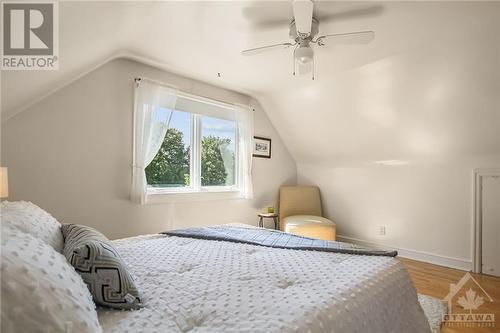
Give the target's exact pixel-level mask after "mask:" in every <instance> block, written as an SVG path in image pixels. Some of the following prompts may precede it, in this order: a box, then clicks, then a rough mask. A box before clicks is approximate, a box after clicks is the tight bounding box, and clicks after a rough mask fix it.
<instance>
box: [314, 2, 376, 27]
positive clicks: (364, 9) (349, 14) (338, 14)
mask: <svg viewBox="0 0 500 333" xmlns="http://www.w3.org/2000/svg"><path fill="white" fill-rule="evenodd" d="M337 7H338V3H336V2H329V1H320V2H319V3H317V4H316V5H315V6H314V18H316V19H317V20H318V21H320V22H321V23H327V22H329V21H340V20H348V19H353V18H362V17H370V16H379V15H380V14H381V13H383V12H384V7H383V6H382V5H380V4H375V5H370V6H361V7H359V6H358V7H351V8H348V9H344V10H340V11H339V10H338V9H337Z"/></svg>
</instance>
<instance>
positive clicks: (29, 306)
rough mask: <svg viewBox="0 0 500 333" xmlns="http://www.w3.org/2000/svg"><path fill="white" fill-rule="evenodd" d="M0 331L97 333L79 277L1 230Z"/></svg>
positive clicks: (30, 242)
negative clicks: (0, 296) (0, 286)
mask: <svg viewBox="0 0 500 333" xmlns="http://www.w3.org/2000/svg"><path fill="white" fill-rule="evenodd" d="M1 232H2V261H1V278H2V282H1V284H2V289H1V291H2V303H1V306H2V308H1V312H2V317H1V331H2V333H10V332H12V333H14V332H61V333H71V332H74V333H77V332H78V333H80V332H82V333H94V332H102V329H101V327H100V325H99V322H98V320H97V312H96V310H95V304H94V303H93V302H92V296H91V295H90V292H89V291H88V288H87V286H86V285H85V283H84V282H83V280H82V279H81V277H80V275H78V273H77V272H76V271H75V270H74V269H73V267H71V265H70V264H69V263H68V262H67V261H66V258H65V257H64V256H63V255H62V254H60V253H57V252H56V251H55V250H54V249H53V248H52V247H50V246H49V245H47V244H46V243H44V242H43V241H41V240H40V239H37V238H34V237H33V236H31V235H29V234H27V233H24V232H22V231H20V230H19V229H17V228H16V227H14V226H12V225H8V224H6V225H2V228H1Z"/></svg>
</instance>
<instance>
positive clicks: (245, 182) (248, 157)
mask: <svg viewBox="0 0 500 333" xmlns="http://www.w3.org/2000/svg"><path fill="white" fill-rule="evenodd" d="M253 113H254V112H253V110H252V109H250V108H249V107H238V108H237V110H236V122H237V123H238V152H239V153H238V159H239V161H238V162H239V165H240V172H239V174H238V178H239V179H238V184H239V187H240V197H241V198H245V199H252V198H253V186H252V154H253Z"/></svg>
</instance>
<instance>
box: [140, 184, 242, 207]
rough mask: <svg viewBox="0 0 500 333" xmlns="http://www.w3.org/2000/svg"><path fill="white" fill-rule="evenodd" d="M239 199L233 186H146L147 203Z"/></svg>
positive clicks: (237, 191)
mask: <svg viewBox="0 0 500 333" xmlns="http://www.w3.org/2000/svg"><path fill="white" fill-rule="evenodd" d="M228 199H239V190H238V189H235V188H229V189H228V188H226V189H224V188H219V189H211V190H202V191H193V190H189V189H185V190H184V189H178V190H172V189H168V190H167V189H161V188H148V195H147V200H146V203H147V204H159V203H167V202H186V201H212V200H228Z"/></svg>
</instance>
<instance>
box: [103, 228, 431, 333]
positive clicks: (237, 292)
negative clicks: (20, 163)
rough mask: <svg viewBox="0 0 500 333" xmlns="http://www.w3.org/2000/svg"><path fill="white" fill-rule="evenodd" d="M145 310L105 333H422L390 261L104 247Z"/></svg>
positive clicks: (212, 247) (121, 315) (197, 245)
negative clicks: (130, 278) (120, 263)
mask: <svg viewBox="0 0 500 333" xmlns="http://www.w3.org/2000/svg"><path fill="white" fill-rule="evenodd" d="M114 244H115V246H116V248H117V249H118V251H119V252H120V254H121V256H122V258H123V259H124V260H125V261H126V263H127V264H128V265H129V267H130V269H131V272H132V274H133V275H134V277H135V279H136V282H137V286H138V288H139V290H140V292H141V293H142V298H143V302H144V304H145V307H144V308H142V309H140V310H136V311H119V310H110V309H104V308H100V309H99V310H98V315H99V321H100V323H101V325H102V327H103V330H104V332H105V333H107V332H121V333H126V332H130V333H132V332H158V333H163V332H342V333H344V332H375V333H376V332H381V333H382V332H383V333H391V332H394V333H396V332H398V333H399V332H405V333H411V332H416V333H417V332H418V333H421V332H429V324H428V322H427V319H426V317H425V315H424V313H423V311H422V309H421V307H420V304H419V303H418V300H417V294H416V291H415V289H414V287H413V284H412V282H411V280H410V278H409V276H408V273H407V272H406V270H405V268H404V267H403V265H402V264H401V263H399V262H398V261H397V260H396V259H394V258H390V257H382V256H364V255H352V254H340V253H330V252H317V251H302V250H288V249H278V248H269V247H262V246H256V245H250V244H240V243H233V242H225V241H214V240H200V239H192V238H181V237H174V236H166V235H150V236H139V237H134V238H128V239H123V240H117V241H114Z"/></svg>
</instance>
